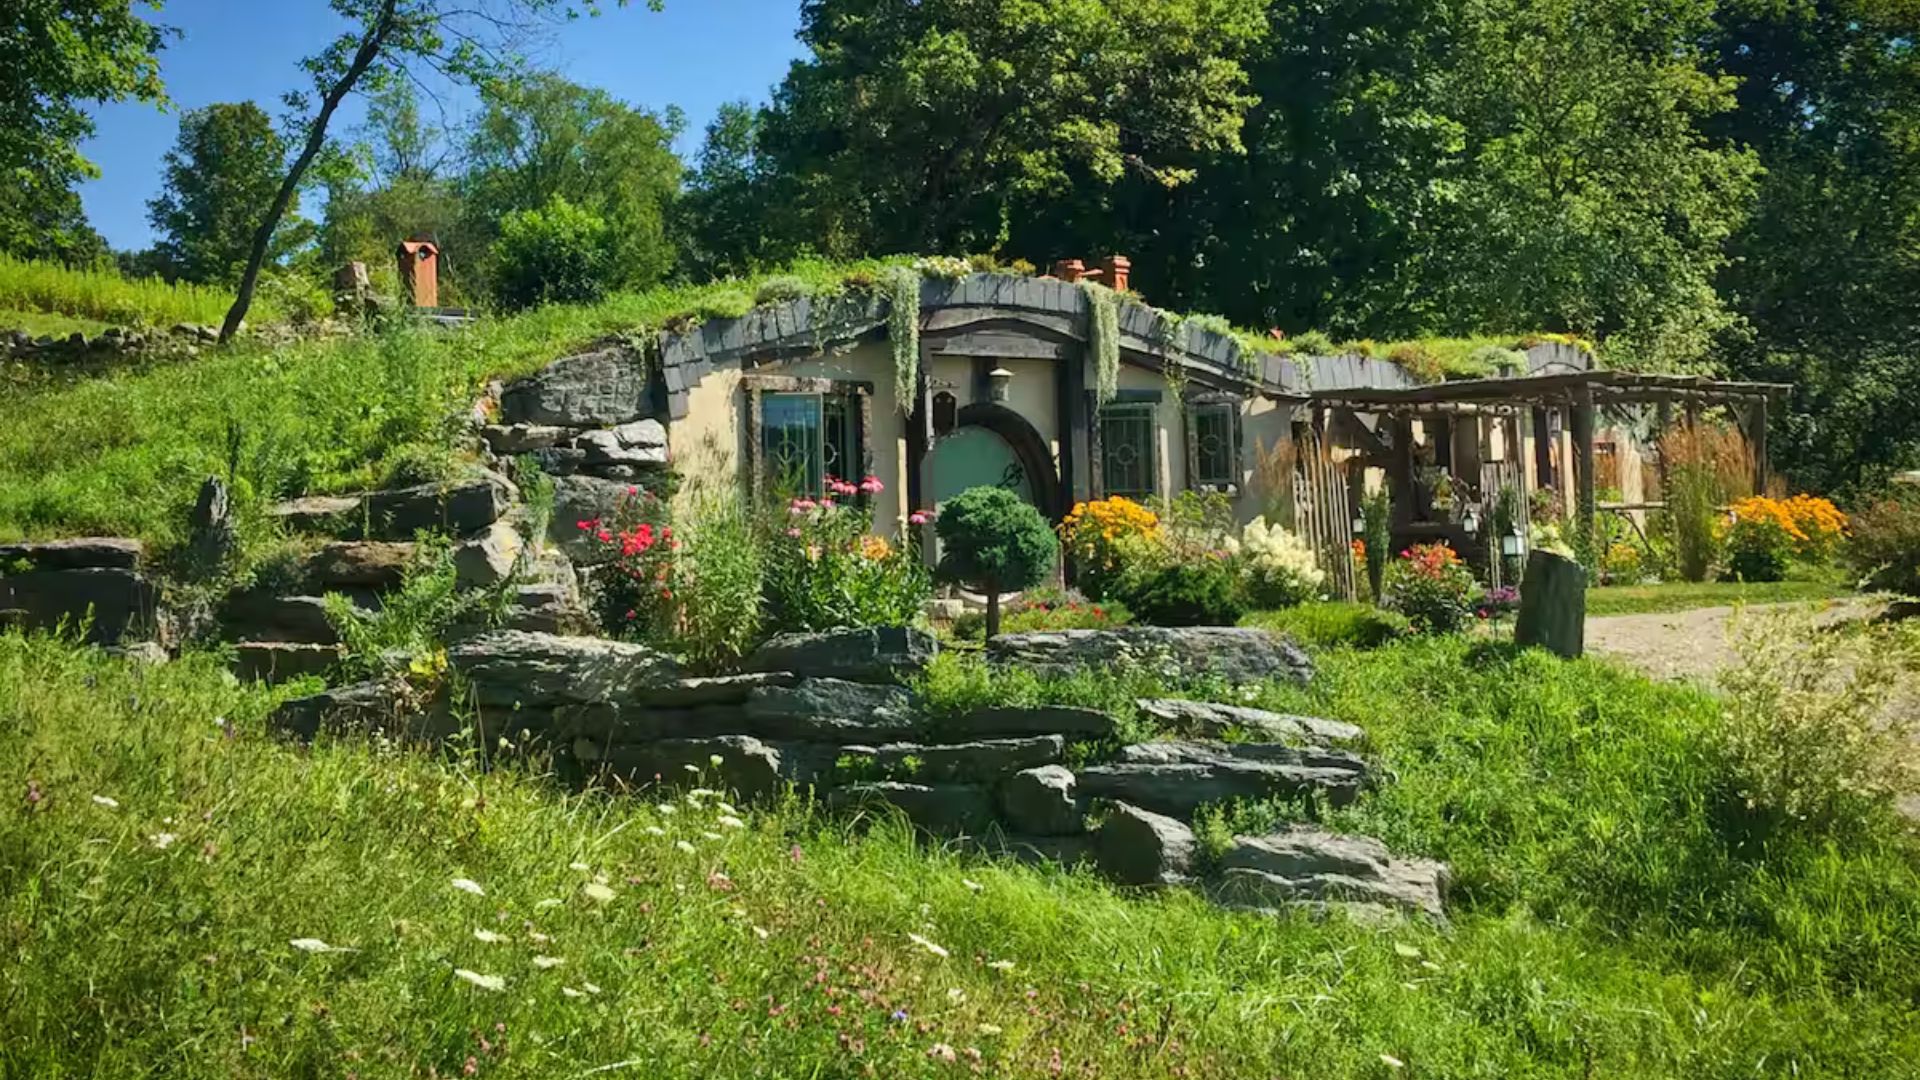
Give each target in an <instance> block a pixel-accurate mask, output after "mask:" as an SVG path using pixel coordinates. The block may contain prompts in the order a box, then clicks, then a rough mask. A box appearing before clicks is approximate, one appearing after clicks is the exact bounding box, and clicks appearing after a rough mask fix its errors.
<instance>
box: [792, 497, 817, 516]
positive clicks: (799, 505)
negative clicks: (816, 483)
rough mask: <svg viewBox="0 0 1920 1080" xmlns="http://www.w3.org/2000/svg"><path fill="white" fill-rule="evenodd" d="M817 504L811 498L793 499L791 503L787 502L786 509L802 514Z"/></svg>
mask: <svg viewBox="0 0 1920 1080" xmlns="http://www.w3.org/2000/svg"><path fill="white" fill-rule="evenodd" d="M818 505H820V504H819V503H816V502H814V501H813V500H812V499H795V500H793V502H792V503H790V504H788V506H787V509H789V510H791V511H793V512H794V513H796V514H804V513H806V512H808V511H809V510H812V509H813V508H814V507H816V506H818Z"/></svg>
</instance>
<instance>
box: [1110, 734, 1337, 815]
mask: <svg viewBox="0 0 1920 1080" xmlns="http://www.w3.org/2000/svg"><path fill="white" fill-rule="evenodd" d="M1222 748H1224V749H1222ZM1075 779H1076V780H1077V782H1078V785H1079V788H1080V792H1081V793H1082V794H1084V795H1092V796H1096V797H1100V798H1108V799H1116V800H1119V801H1121V802H1128V803H1133V804H1135V805H1137V806H1143V807H1146V808H1148V809H1150V810H1154V811H1157V812H1160V813H1164V814H1173V815H1176V816H1179V817H1192V816H1193V814H1194V812H1195V811H1196V810H1198V809H1200V807H1202V806H1206V805H1208V804H1210V803H1223V802H1229V801H1232V800H1234V799H1267V798H1283V799H1292V798H1304V797H1315V798H1324V799H1326V801H1327V802H1328V803H1329V804H1331V805H1333V806H1345V805H1347V804H1349V803H1351V802H1353V800H1354V799H1355V798H1357V797H1358V796H1359V794H1360V791H1361V789H1362V788H1363V787H1365V785H1366V781H1367V767H1366V764H1365V762H1363V761H1361V760H1360V759H1359V758H1355V757H1353V756H1352V755H1347V754H1340V753H1339V752H1337V751H1323V752H1321V753H1320V754H1317V755H1313V756H1310V757H1309V756H1304V755H1303V752H1302V751H1297V750H1294V749H1293V748H1291V747H1287V746H1282V745H1279V744H1265V745H1264V746H1260V747H1258V749H1249V748H1248V746H1247V744H1239V745H1237V746H1235V745H1232V744H1216V747H1207V746H1203V745H1200V744H1193V743H1185V744H1182V743H1148V744H1142V745H1141V746H1138V747H1127V748H1126V750H1125V751H1123V756H1122V760H1121V761H1119V762H1117V763H1115V764H1110V765H1096V766H1092V767H1090V768H1085V769H1081V770H1080V771H1079V772H1078V773H1077V774H1076V776H1075Z"/></svg>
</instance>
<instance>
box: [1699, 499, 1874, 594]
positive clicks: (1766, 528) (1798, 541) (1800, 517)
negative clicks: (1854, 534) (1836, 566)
mask: <svg viewBox="0 0 1920 1080" xmlns="http://www.w3.org/2000/svg"><path fill="white" fill-rule="evenodd" d="M1732 512H1733V524H1732V525H1731V526H1730V527H1729V528H1728V529H1727V537H1726V549H1727V565H1728V569H1729V570H1731V571H1732V573H1733V574H1734V575H1735V576H1736V577H1738V578H1740V579H1741V580H1744V581H1779V580H1780V579H1781V578H1783V577H1785V576H1786V571H1787V564H1788V563H1789V562H1790V561H1792V560H1794V559H1800V560H1802V561H1805V562H1811V563H1824V562H1826V561H1827V560H1828V559H1830V558H1831V557H1832V555H1833V553H1834V552H1835V551H1836V550H1837V549H1838V548H1839V545H1840V541H1841V539H1842V538H1843V537H1844V536H1845V535H1846V522H1847V519H1846V516H1845V515H1843V514H1841V513H1840V511H1839V510H1838V509H1836V508H1835V507H1834V505H1833V504H1832V503H1830V502H1828V501H1827V500H1825V499H1820V498H1815V497H1813V496H1810V495H1795V496H1794V497H1793V498H1791V499H1770V498H1767V497H1765V496H1754V497H1752V498H1748V499H1741V500H1740V501H1739V502H1737V503H1734V504H1733V507H1732Z"/></svg>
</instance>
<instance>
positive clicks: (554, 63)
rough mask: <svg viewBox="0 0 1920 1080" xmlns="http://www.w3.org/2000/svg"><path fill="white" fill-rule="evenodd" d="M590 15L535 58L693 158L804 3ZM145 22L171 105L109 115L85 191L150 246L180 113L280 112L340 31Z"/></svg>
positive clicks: (764, 81)
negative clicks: (167, 32)
mask: <svg viewBox="0 0 1920 1080" xmlns="http://www.w3.org/2000/svg"><path fill="white" fill-rule="evenodd" d="M604 6H605V7H606V9H607V10H606V13H605V14H604V15H602V16H601V17H600V18H598V19H583V20H580V21H579V22H577V23H573V24H570V25H566V26H563V27H561V28H560V29H559V30H558V32H557V33H556V34H555V35H554V36H553V38H552V39H551V41H549V42H548V43H546V44H545V45H544V46H543V48H542V49H541V50H540V52H539V53H537V54H536V58H537V59H538V60H540V61H541V62H542V63H543V64H544V65H546V66H550V67H552V68H555V69H556V70H558V71H560V72H561V73H562V74H564V75H566V76H567V77H568V78H570V79H572V80H573V81H575V82H578V83H583V84H586V85H588V86H597V87H601V88H603V89H605V90H607V91H608V92H609V93H612V94H613V95H614V96H616V97H618V98H620V99H622V100H624V101H627V102H629V103H631V104H634V105H640V106H646V107H648V108H655V109H662V108H665V107H666V106H668V105H678V106H680V108H681V109H683V110H685V112H686V114H687V120H688V131H687V134H686V135H685V136H683V138H682V145H681V150H682V152H683V153H691V151H692V150H693V149H695V148H696V147H697V146H698V145H699V141H700V134H701V131H702V130H703V129H704V128H705V126H706V123H707V121H708V120H709V119H710V118H711V117H712V116H713V113H714V110H716V109H717V108H719V106H720V105H722V104H723V103H725V102H728V101H735V100H739V99H742V98H745V99H749V100H752V101H756V102H757V101H763V100H765V98H766V97H767V94H768V91H769V90H770V89H771V88H772V87H773V85H774V84H775V83H777V82H779V81H780V78H781V76H782V75H784V74H785V73H786V70H787V65H788V64H789V63H790V62H791V61H792V60H794V59H795V58H796V57H798V56H799V55H800V52H801V48H800V45H799V43H798V42H797V41H795V40H794V31H795V30H797V29H798V28H799V23H800V10H799V9H800V4H799V0H667V8H666V11H665V12H663V13H661V14H657V15H656V14H654V13H652V12H650V11H648V10H646V6H645V4H644V3H640V2H638V0H636V2H635V3H634V4H632V5H630V6H629V7H627V8H624V9H622V8H617V7H615V6H614V5H613V4H612V3H610V2H609V3H605V5H604ZM147 17H148V18H150V19H152V20H153V21H155V22H159V23H162V24H165V25H168V26H172V27H176V28H178V29H179V30H180V31H181V36H180V37H179V38H177V39H175V40H174V41H173V42H172V44H170V45H169V46H168V48H167V49H166V51H165V52H163V53H162V54H161V57H160V62H161V74H162V76H163V77H164V78H165V80H166V83H167V92H168V94H169V95H170V96H171V97H172V98H173V109H172V111H169V112H165V113H163V112H160V111H159V110H157V109H154V108H153V107H152V106H146V105H124V104H123V105H110V106H106V107H104V108H102V109H101V110H99V113H98V122H99V130H98V132H97V133H96V135H95V136H94V138H93V139H91V140H90V141H89V142H87V143H86V145H85V147H84V152H85V153H86V155H87V157H88V158H89V159H91V160H92V161H93V162H94V164H96V165H98V166H100V171H101V174H102V175H101V177H100V179H98V180H94V181H91V182H89V183H87V184H85V185H84V186H83V187H82V188H81V189H80V195H81V198H82V200H83V201H84V202H85V203H86V208H87V216H88V217H89V218H90V219H91V220H92V222H93V227H94V228H96V229H98V230H100V232H101V233H102V234H104V235H105V236H106V238H107V241H108V243H110V244H112V245H113V246H114V247H115V248H141V247H146V246H147V245H148V244H150V243H152V240H153V236H152V231H151V230H150V229H149V228H148V227H147V216H146V215H147V211H146V202H147V199H149V198H151V197H152V196H153V194H154V193H155V192H156V191H157V190H158V188H159V183H160V158H161V155H163V154H164V153H166V151H167V148H168V147H169V146H171V145H172V144H173V138H174V135H175V134H176V132H177V131H178V129H179V115H178V113H179V110H182V109H191V108H198V107H200V106H202V105H209V104H212V103H214V102H219V101H245V100H248V99H252V100H254V101H256V102H258V103H259V104H260V105H261V107H262V108H265V109H266V110H267V111H268V112H269V113H271V114H272V115H274V116H276V117H277V116H279V115H280V111H281V110H280V95H281V94H282V93H283V92H285V91H287V90H290V89H294V88H296V87H299V86H301V85H302V79H303V76H302V74H301V72H300V70H299V66H298V65H299V61H300V58H301V57H303V56H305V55H307V54H308V53H311V52H314V51H317V49H318V48H319V47H320V45H321V44H323V43H324V42H326V41H328V40H330V39H331V38H332V36H333V35H335V34H337V33H339V32H340V29H341V27H342V25H343V24H341V23H340V22H339V21H338V20H337V19H335V18H334V17H333V14H332V13H331V12H330V11H329V10H328V9H327V4H326V0H168V2H167V4H166V6H165V7H164V9H163V10H161V11H160V12H159V13H157V14H153V13H149V14H148V16H147ZM361 115H362V109H361V107H360V104H359V103H358V102H357V101H349V102H348V103H347V104H346V105H343V106H342V107H341V112H340V114H338V115H337V116H336V118H335V121H334V124H333V125H332V130H334V131H341V130H344V129H346V128H348V127H351V126H352V125H354V124H357V123H358V122H359V120H360V117H361Z"/></svg>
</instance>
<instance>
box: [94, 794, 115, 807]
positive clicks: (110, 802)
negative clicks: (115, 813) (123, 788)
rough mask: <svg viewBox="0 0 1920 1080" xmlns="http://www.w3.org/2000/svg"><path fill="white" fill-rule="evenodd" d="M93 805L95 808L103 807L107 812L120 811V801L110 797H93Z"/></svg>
mask: <svg viewBox="0 0 1920 1080" xmlns="http://www.w3.org/2000/svg"><path fill="white" fill-rule="evenodd" d="M93 803H94V805H95V806H104V807H106V808H107V809H109V810H118V809H120V800H118V799H116V798H114V797H113V796H111V795H95V796H94V797H93Z"/></svg>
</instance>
